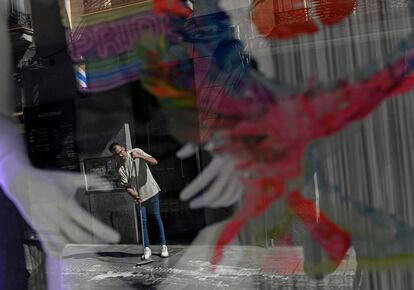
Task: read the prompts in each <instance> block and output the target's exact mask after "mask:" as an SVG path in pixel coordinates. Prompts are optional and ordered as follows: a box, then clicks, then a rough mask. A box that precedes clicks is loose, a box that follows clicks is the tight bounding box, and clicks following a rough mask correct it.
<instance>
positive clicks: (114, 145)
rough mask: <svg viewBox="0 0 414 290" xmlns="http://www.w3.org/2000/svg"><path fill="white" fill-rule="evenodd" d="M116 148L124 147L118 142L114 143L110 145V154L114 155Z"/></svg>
mask: <svg viewBox="0 0 414 290" xmlns="http://www.w3.org/2000/svg"><path fill="white" fill-rule="evenodd" d="M116 146H122V144H120V143H118V142H114V143H112V144H111V145H109V148H108V149H109V152H111V153H114V151H115V147H116Z"/></svg>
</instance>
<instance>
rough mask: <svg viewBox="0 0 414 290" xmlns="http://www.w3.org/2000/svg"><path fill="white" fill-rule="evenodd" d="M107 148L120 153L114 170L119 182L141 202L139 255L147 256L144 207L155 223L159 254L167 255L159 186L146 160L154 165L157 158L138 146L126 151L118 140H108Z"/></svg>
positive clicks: (146, 230)
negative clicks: (141, 252) (140, 243)
mask: <svg viewBox="0 0 414 290" xmlns="http://www.w3.org/2000/svg"><path fill="white" fill-rule="evenodd" d="M109 151H111V153H112V154H113V155H114V156H118V157H120V158H121V159H122V161H123V164H122V165H121V167H120V168H119V170H118V172H119V175H120V178H121V184H122V186H124V187H125V188H126V191H127V192H128V194H129V195H130V196H131V197H132V198H133V199H134V201H135V202H136V203H141V215H142V223H143V232H144V237H143V241H144V246H145V249H144V255H143V258H144V259H146V260H147V259H149V257H151V249H150V243H149V238H148V229H147V211H152V214H153V216H154V218H155V222H156V224H157V227H158V235H159V236H158V237H159V242H160V244H161V257H163V258H166V257H168V248H167V246H166V241H165V233H164V225H163V222H162V219H161V214H160V198H159V195H158V193H159V192H160V191H161V189H160V187H159V186H158V184H157V182H156V181H155V179H154V177H153V176H152V174H151V171H150V169H149V167H148V164H147V163H149V164H151V165H156V164H157V163H158V161H157V160H156V159H155V158H154V157H152V156H151V155H149V154H147V153H145V152H144V151H143V150H141V149H139V148H134V149H132V150H128V151H127V150H126V149H125V147H124V146H122V145H121V144H119V143H112V144H111V145H110V146H109ZM136 159H138V160H136ZM136 161H138V162H136ZM134 163H135V164H137V166H136V169H135V168H134ZM135 187H138V188H135Z"/></svg>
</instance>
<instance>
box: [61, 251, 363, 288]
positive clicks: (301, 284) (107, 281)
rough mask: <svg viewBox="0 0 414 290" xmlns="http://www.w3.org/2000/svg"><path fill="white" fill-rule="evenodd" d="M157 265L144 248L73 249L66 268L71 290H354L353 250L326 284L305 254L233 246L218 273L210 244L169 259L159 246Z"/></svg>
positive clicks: (65, 261) (173, 253) (155, 255)
mask: <svg viewBox="0 0 414 290" xmlns="http://www.w3.org/2000/svg"><path fill="white" fill-rule="evenodd" d="M152 250H153V256H152V260H153V262H151V263H149V264H146V265H142V266H136V263H137V262H140V261H141V255H142V248H141V247H140V246H139V245H68V246H67V247H66V248H65V251H64V255H63V260H62V265H63V281H64V289H65V290H69V289H70V290H77V289H79V290H81V289H82V290H106V289H108V290H113V289H115V290H118V289H119V290H120V289H163V290H164V289H165V290H166V289H174V290H179V289H186V290H187V289H188V290H198V289H200V290H201V289H206V290H207V289H209V290H210V289H240V290H244V289H249V290H250V289H341V290H342V289H353V287H352V284H353V280H354V276H355V270H356V260H355V255H354V252H353V251H350V252H349V255H347V257H346V258H345V259H344V260H343V261H342V263H341V265H340V266H339V267H338V268H337V269H336V271H335V272H333V273H331V274H329V275H327V276H325V277H324V278H323V279H322V280H314V279H311V278H309V277H308V276H307V275H306V274H305V273H304V272H303V249H302V248H301V247H293V246H289V247H288V246H279V247H272V248H263V247H257V246H240V245H231V246H228V247H226V248H225V253H224V258H223V260H222V261H221V262H220V264H219V265H218V266H217V267H216V268H215V269H213V267H212V265H211V263H210V258H211V254H212V250H213V247H212V246H208V245H191V246H182V245H170V246H169V252H170V257H169V258H161V256H160V247H153V248H152Z"/></svg>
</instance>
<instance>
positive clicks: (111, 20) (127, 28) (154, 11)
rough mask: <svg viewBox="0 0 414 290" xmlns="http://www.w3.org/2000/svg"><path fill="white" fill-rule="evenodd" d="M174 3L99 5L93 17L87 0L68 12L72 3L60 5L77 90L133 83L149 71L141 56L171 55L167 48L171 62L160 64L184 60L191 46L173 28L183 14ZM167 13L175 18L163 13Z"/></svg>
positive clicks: (99, 88)
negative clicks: (172, 53) (172, 11)
mask: <svg viewBox="0 0 414 290" xmlns="http://www.w3.org/2000/svg"><path fill="white" fill-rule="evenodd" d="M177 1H178V0H174V1H168V0H158V1H157V0H155V1H139V2H137V1H133V2H132V3H130V4H125V2H124V3H122V6H118V7H112V6H109V7H108V6H105V3H107V2H105V1H101V2H102V5H100V6H99V5H98V8H96V7H94V8H95V11H94V12H90V9H89V10H88V7H86V4H87V3H88V1H87V0H84V1H83V4H84V7H83V9H80V8H79V6H77V7H71V6H70V2H71V1H69V4H68V1H63V0H62V1H60V2H61V6H60V7H61V15H62V17H63V23H64V25H65V27H66V38H67V42H68V47H69V53H70V55H71V58H72V60H73V61H74V62H75V70H76V74H77V75H78V74H79V81H78V87H79V88H80V89H81V90H82V91H83V92H97V91H104V90H108V89H112V88H115V87H117V86H120V85H123V84H125V83H128V82H131V81H134V80H137V79H138V78H139V77H140V75H141V74H142V72H143V71H144V70H145V69H146V66H147V64H146V61H145V58H146V57H147V56H146V54H145V52H148V51H155V52H160V53H161V52H166V51H169V50H166V49H165V46H166V45H168V46H169V48H170V47H173V46H176V47H177V48H176V49H175V50H174V49H173V51H175V53H174V56H173V57H172V56H169V55H167V54H163V55H162V58H163V61H165V62H168V61H177V60H180V58H181V59H182V60H185V59H186V60H188V59H189V58H190V57H191V53H188V51H191V47H189V45H188V44H185V43H184V42H183V41H182V36H181V35H180V34H178V33H177V32H176V29H175V28H174V23H173V21H176V19H178V18H180V17H182V16H183V15H184V14H185V13H186V11H187V10H185V9H186V8H185V6H181V2H179V1H178V2H177ZM95 2H96V1H95ZM77 3H79V1H77ZM127 3H128V2H127ZM74 5H75V4H74ZM106 5H109V4H106ZM174 5H175V6H174ZM178 5H180V6H178ZM177 7H179V8H180V9H181V10H178V9H176V8H177ZM174 9H175V10H174ZM171 10H174V11H175V12H179V13H178V14H177V13H176V14H171V13H168V14H167V13H164V12H171ZM187 12H188V11H187ZM143 47H144V48H145V49H142V48H143ZM177 51H178V53H177ZM80 69H81V70H82V71H83V75H82V73H79V71H80ZM86 80H87V81H86Z"/></svg>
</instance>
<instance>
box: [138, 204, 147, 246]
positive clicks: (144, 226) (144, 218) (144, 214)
mask: <svg viewBox="0 0 414 290" xmlns="http://www.w3.org/2000/svg"><path fill="white" fill-rule="evenodd" d="M144 204H145V203H141V212H140V213H139V214H140V215H141V218H142V232H143V233H144V236H143V237H142V239H143V243H144V247H149V246H150V243H149V238H148V228H147V209H146V208H145V205H144ZM136 208H137V210H138V211H139V205H138V204H137V205H136ZM138 218H139V217H138ZM138 223H139V226H141V223H140V221H139V220H138Z"/></svg>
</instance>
